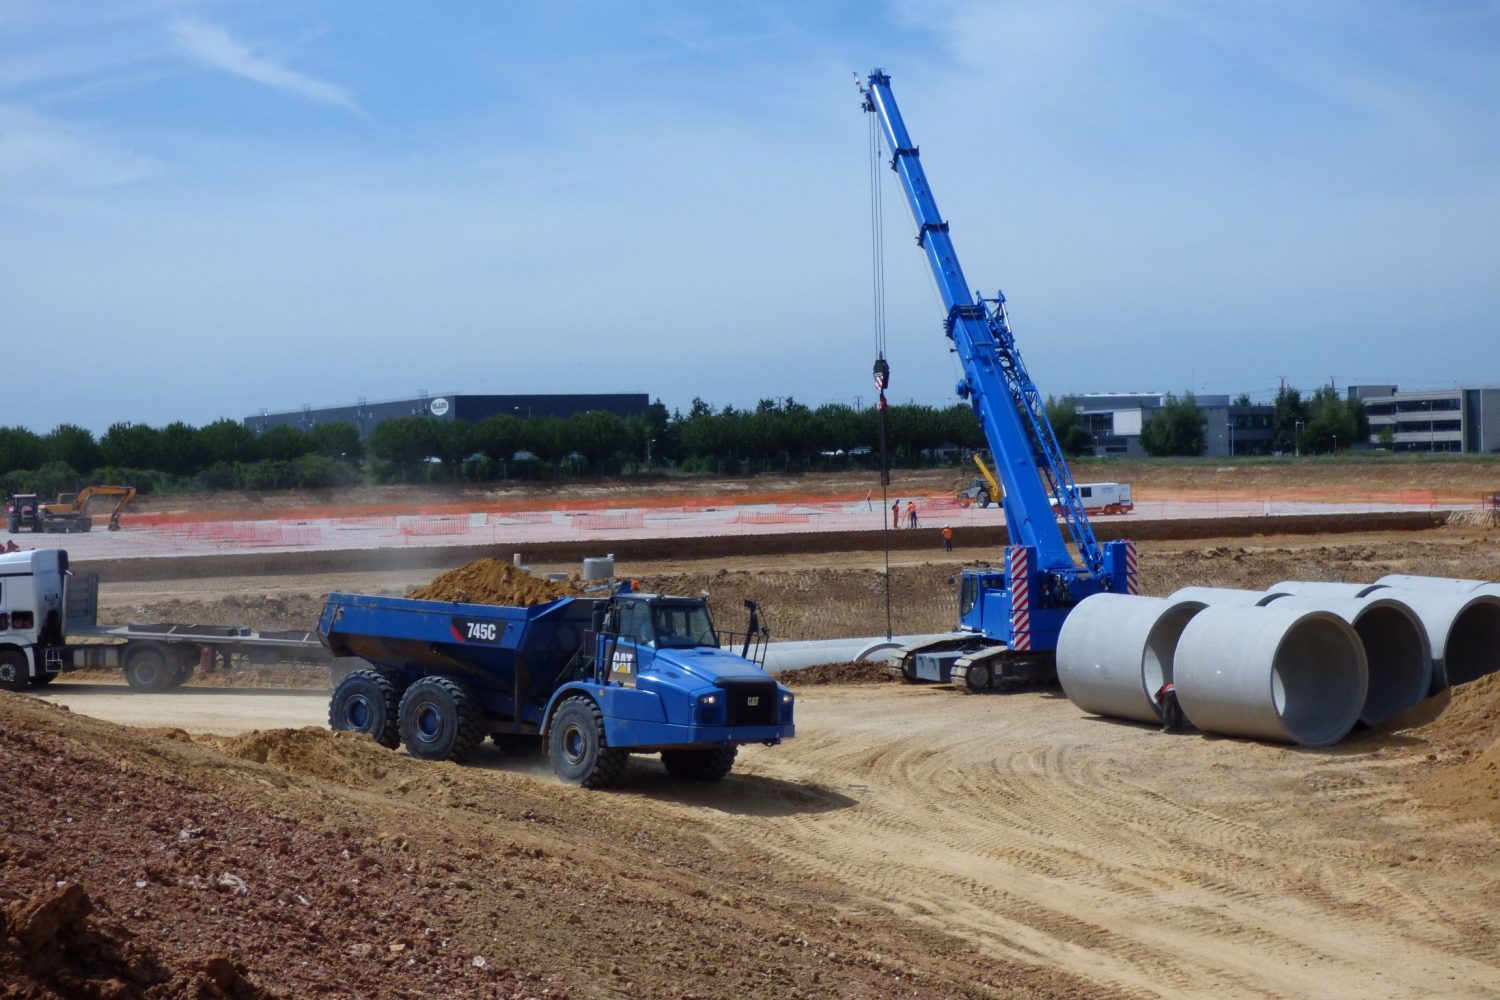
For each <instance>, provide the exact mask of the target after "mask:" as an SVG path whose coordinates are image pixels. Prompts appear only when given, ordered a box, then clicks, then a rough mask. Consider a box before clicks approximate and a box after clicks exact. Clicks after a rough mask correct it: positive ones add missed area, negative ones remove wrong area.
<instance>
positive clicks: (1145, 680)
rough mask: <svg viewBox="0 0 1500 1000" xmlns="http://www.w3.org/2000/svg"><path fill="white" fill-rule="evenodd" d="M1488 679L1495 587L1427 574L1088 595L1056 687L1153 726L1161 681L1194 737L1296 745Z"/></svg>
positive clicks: (1498, 628)
mask: <svg viewBox="0 0 1500 1000" xmlns="http://www.w3.org/2000/svg"><path fill="white" fill-rule="evenodd" d="M1497 670H1500V585H1496V584H1491V583H1485V582H1483V581H1478V580H1473V581H1452V580H1440V579H1439V578H1434V577H1401V578H1395V577H1387V578H1385V579H1383V580H1381V581H1379V582H1378V583H1375V584H1350V583H1317V582H1308V581H1295V580H1289V581H1286V582H1283V583H1279V584H1277V585H1276V586H1274V587H1271V588H1269V589H1268V590H1266V591H1252V590H1230V589H1223V588H1213V587H1188V588H1184V589H1182V590H1179V591H1177V592H1176V593H1174V594H1172V595H1171V596H1170V597H1167V598H1158V597H1136V596H1128V595H1123V594H1098V595H1095V596H1093V597H1090V598H1088V599H1087V600H1085V601H1083V602H1082V603H1080V604H1079V605H1078V606H1077V607H1076V608H1074V609H1073V611H1072V613H1071V614H1069V616H1068V620H1067V623H1066V624H1065V625H1064V626H1063V630H1062V634H1061V636H1060V637H1059V640H1058V647H1057V673H1058V678H1059V680H1060V681H1061V682H1062V686H1063V691H1064V693H1066V694H1067V696H1068V698H1069V699H1070V700H1072V701H1073V703H1074V704H1075V705H1077V706H1078V707H1079V708H1081V709H1083V710H1084V711H1086V712H1093V713H1095V714H1098V715H1105V716H1111V717H1114V718H1121V719H1131V720H1135V721H1139V722H1158V721H1160V718H1161V709H1160V705H1159V703H1158V700H1157V693H1158V692H1159V691H1160V690H1161V688H1162V685H1164V684H1166V683H1167V682H1169V681H1170V682H1173V684H1174V686H1175V690H1176V693H1177V698H1178V703H1179V704H1180V705H1181V707H1182V710H1183V714H1184V715H1185V716H1186V717H1187V719H1188V721H1189V722H1191V723H1192V724H1193V726H1194V727H1196V728H1197V729H1199V730H1202V731H1204V732H1212V733H1220V734H1223V735H1229V736H1248V737H1252V738H1257V739H1269V740H1276V741H1280V742H1287V743H1298V744H1301V745H1303V746H1330V745H1332V744H1334V743H1337V742H1338V741H1339V740H1341V739H1343V738H1344V737H1345V736H1346V735H1348V733H1349V732H1350V731H1351V730H1352V729H1353V728H1354V727H1355V726H1356V725H1359V724H1362V725H1365V726H1375V725H1379V724H1380V723H1382V722H1385V721H1387V720H1389V719H1391V718H1393V717H1394V716H1396V715H1399V714H1400V713H1401V712H1403V711H1405V710H1406V709H1408V708H1410V707H1411V706H1413V705H1415V704H1416V703H1417V702H1418V701H1420V700H1422V699H1423V698H1425V697H1427V696H1428V695H1429V694H1430V693H1434V692H1436V691H1439V690H1441V689H1442V688H1443V687H1446V686H1447V685H1448V684H1449V683H1455V684H1457V683H1463V682H1464V681H1468V680H1473V679H1474V678H1476V677H1479V676H1483V675H1484V674H1487V673H1491V672H1495V671H1497Z"/></svg>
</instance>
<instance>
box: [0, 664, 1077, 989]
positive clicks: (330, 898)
mask: <svg viewBox="0 0 1500 1000" xmlns="http://www.w3.org/2000/svg"><path fill="white" fill-rule="evenodd" d="M218 747H222V748H223V749H218ZM336 755H340V756H343V757H345V758H347V761H346V762H345V763H338V762H336V761H335V760H334V757H335V756H336ZM0 759H3V760H9V761H13V762H14V761H24V762H25V764H24V766H19V767H13V768H11V769H10V771H9V777H7V779H6V780H5V781H3V782H0V909H3V910H4V911H5V913H6V916H5V925H4V928H3V929H0V930H3V933H0V997H4V998H7V1000H9V998H12V997H16V998H20V997H27V998H30V997H37V998H52V997H69V998H71V997H78V996H91V995H93V996H119V997H127V998H134V997H147V998H157V997H161V998H164V1000H165V998H168V997H170V998H172V1000H177V998H179V997H193V998H197V997H215V998H217V997H223V996H230V997H249V998H259V997H263V996H281V997H316V996H358V997H364V998H371V1000H384V998H397V997H402V998H404V997H451V998H456V1000H463V998H470V997H473V998H480V997H484V998H490V997H538V998H541V997H549V998H552V1000H567V998H575V1000H582V998H585V997H588V998H593V997H600V998H604V997H609V998H623V997H641V998H658V997H660V998H681V997H696V998H700V1000H707V998H720V997H722V998H731V997H733V998H739V997H747V996H775V997H803V998H806V1000H832V998H836V997H847V996H858V997H871V998H877V997H896V996H901V997H913V998H917V1000H937V998H940V997H941V998H949V997H953V998H975V1000H977V998H979V997H987V998H1000V1000H1005V998H1019V997H1029V996H1038V995H1046V996H1069V997H1082V996H1087V995H1090V993H1089V990H1088V989H1087V987H1086V986H1085V984H1083V983H1082V982H1081V981H1080V980H1078V979H1076V978H1075V977H1074V976H1073V975H1072V974H1071V973H1068V972H1066V971H1064V970H1055V969H1038V968H1036V967H1035V966H1034V965H1032V964H1031V963H1029V962H1018V961H1010V960H1007V959H1003V958H1000V959H997V958H996V957H994V956H990V955H985V954H983V953H982V952H981V951H980V950H977V949H975V948H974V947H973V946H972V944H970V943H969V942H967V941H964V940H960V939H959V938H957V937H952V936H948V935H946V934H943V933H941V932H938V931H935V930H933V929H931V928H930V927H924V926H921V925H914V924H913V923H911V922H910V921H909V920H906V919H903V918H901V917H900V916H898V915H895V914H892V913H890V912H889V911H888V910H887V909H886V908H884V907H881V906H870V905H869V904H868V902H867V901H865V900H863V899H861V898H858V897H854V896H851V895H850V894H848V893H847V892H846V891H845V890H844V889H843V888H842V887H841V885H840V884H839V883H838V882H836V881H834V880H831V879H826V878H823V877H821V876H819V875H817V874H816V873H812V872H810V871H808V870H805V869H804V868H802V867H800V866H797V865H791V866H788V865H786V864H785V863H784V861H782V860H779V859H777V858H776V857H774V856H773V855H768V854H762V853H759V852H757V851H756V850H755V849H753V848H747V847H745V846H743V845H741V844H739V843H738V842H734V841H730V842H729V843H730V844H732V845H733V846H729V845H728V844H722V843H720V842H719V840H718V839H716V838H710V837H707V836H705V835H704V833H703V832H702V830H701V829H698V828H696V826H695V825H694V824H691V823H688V824H685V823H683V822H681V815H682V813H681V809H682V803H683V801H684V799H686V800H687V801H688V802H689V803H692V804H694V805H692V808H693V809H694V810H695V811H702V812H704V813H706V814H709V815H720V814H722V815H731V816H732V815H737V814H740V813H741V812H743V811H744V810H746V809H747V808H750V809H751V810H752V811H754V812H757V813H758V812H759V811H760V810H762V809H765V808H768V807H774V808H775V809H780V810H789V811H793V812H802V811H807V812H820V811H824V810H827V809H830V808H847V806H848V805H849V804H850V803H849V800H846V799H842V798H839V797H831V795H830V793H826V792H823V791H820V790H818V789H816V788H815V787H812V786H806V785H798V786H795V787H791V786H786V783H785V782H781V781H777V780H774V779H766V778H763V777H756V776H755V775H753V774H736V775H732V776H731V777H730V778H729V779H728V780H727V781H726V782H724V783H723V784H721V785H716V786H713V787H704V788H700V787H696V786H695V787H691V788H684V787H683V786H682V784H681V783H680V782H675V781H672V780H671V779H670V778H668V777H667V775H666V774H665V772H664V771H663V770H662V768H661V765H660V763H659V762H656V761H644V760H639V761H634V762H632V764H631V767H630V776H629V778H628V780H629V782H630V785H631V787H632V788H633V789H634V791H633V792H627V793H622V794H621V795H599V794H596V793H590V792H585V791H582V790H579V789H574V788H568V787H565V786H562V785H560V784H558V783H556V782H555V781H553V780H552V779H551V778H550V777H545V778H543V777H532V776H529V775H527V774H524V773H515V772H513V771H511V770H508V769H500V768H501V767H503V766H504V767H513V766H514V765H513V764H511V763H509V762H510V758H508V757H506V756H504V755H502V754H501V753H500V751H498V750H495V749H493V748H490V747H486V748H485V749H484V750H483V751H481V753H480V755H479V758H478V759H477V760H476V761H475V762H474V765H473V766H470V767H457V766H454V765H447V764H428V763H423V762H420V761H415V760H412V759H411V758H410V757H408V756H406V755H404V754H400V753H392V752H389V751H385V750H383V749H379V748H376V747H375V746H374V745H373V744H370V743H368V742H367V741H361V740H359V739H358V738H354V737H348V736H344V735H341V734H334V733H327V732H320V731H317V730H313V729H303V730H273V731H265V732H258V733H251V734H246V735H245V736H243V737H239V738H233V739H218V740H206V739H203V738H196V739H190V738H188V737H186V736H185V734H183V733H181V732H179V731H173V730H161V731H142V730H131V729H125V728H122V727H118V726H113V725H109V724H107V723H103V722H100V721H98V720H94V719H89V718H85V717H80V716H75V715H73V714H71V713H69V712H67V711H65V710H62V709H58V708H54V707H52V706H50V705H48V704H46V703H44V702H39V701H37V700H35V699H32V698H28V697H25V696H20V695H13V694H10V693H8V692H0ZM74 884H76V885H78V886H79V891H78V892H70V893H68V894H67V895H66V896H61V897H58V896H55V892H56V890H58V889H63V888H65V887H66V886H68V885H74ZM38 915H40V916H38ZM28 928H34V929H28ZM44 931H45V932H47V933H44ZM18 932H19V933H18ZM49 933H50V934H51V937H50V938H49V937H48V934H49ZM6 936H9V937H11V938H14V939H15V941H14V942H5V941H4V938H5V937H6ZM23 938H24V939H25V940H27V941H41V942H42V944H41V945H40V946H38V947H37V948H36V949H35V950H32V951H26V950H25V949H26V948H30V947H32V946H31V945H30V944H27V945H19V944H18V943H16V942H20V941H21V940H22V939H23ZM49 941H50V942H55V943H56V947H55V948H54V947H53V945H52V944H48V943H47V942H49ZM49 949H51V950H49ZM49 963H51V964H49ZM69 977H72V978H69ZM91 984H99V985H98V986H97V987H95V986H93V985H91ZM174 984H175V985H174Z"/></svg>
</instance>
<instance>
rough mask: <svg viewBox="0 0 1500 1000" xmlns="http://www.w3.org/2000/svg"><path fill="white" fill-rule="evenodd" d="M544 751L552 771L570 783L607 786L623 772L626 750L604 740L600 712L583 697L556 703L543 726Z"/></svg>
mask: <svg viewBox="0 0 1500 1000" xmlns="http://www.w3.org/2000/svg"><path fill="white" fill-rule="evenodd" d="M547 755H548V756H549V757H551V758H552V771H553V773H554V774H556V775H557V776H558V777H559V778H561V779H562V780H563V781H566V782H567V783H568V784H570V785H582V786H583V787H584V788H608V787H610V786H611V785H614V784H617V783H618V782H619V780H620V778H621V777H623V776H624V774H625V763H626V761H627V760H628V759H629V758H630V754H628V753H626V752H625V751H624V750H616V749H614V748H613V747H609V746H606V745H605V743H604V713H602V712H600V711H599V706H598V705H595V704H594V703H593V702H592V701H590V700H589V699H587V698H583V697H578V696H575V697H572V698H569V699H567V700H566V701H564V702H563V703H562V704H561V705H560V706H558V709H557V712H556V714H554V715H553V716H552V723H551V726H550V727H549V728H548V730H547Z"/></svg>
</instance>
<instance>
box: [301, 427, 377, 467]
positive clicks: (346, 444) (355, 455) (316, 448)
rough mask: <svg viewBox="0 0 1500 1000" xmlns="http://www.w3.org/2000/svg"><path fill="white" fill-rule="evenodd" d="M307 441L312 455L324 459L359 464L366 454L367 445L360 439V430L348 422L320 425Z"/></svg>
mask: <svg viewBox="0 0 1500 1000" xmlns="http://www.w3.org/2000/svg"><path fill="white" fill-rule="evenodd" d="M307 441H308V444H309V446H310V447H311V449H312V453H313V454H317V455H322V456H323V457H324V458H339V459H343V460H345V461H348V462H355V463H358V462H359V460H360V458H362V457H363V456H364V453H365V443H364V442H363V441H361V440H360V439H359V428H358V427H355V426H354V425H353V424H351V423H349V422H348V421H347V420H334V421H330V422H329V423H326V424H318V425H317V426H316V427H314V428H313V429H312V430H310V431H308V432H307Z"/></svg>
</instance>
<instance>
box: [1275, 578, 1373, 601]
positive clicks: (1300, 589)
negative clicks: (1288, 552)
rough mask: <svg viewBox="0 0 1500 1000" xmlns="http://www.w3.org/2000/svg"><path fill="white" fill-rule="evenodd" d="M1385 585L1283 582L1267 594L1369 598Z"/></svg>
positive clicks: (1313, 581)
mask: <svg viewBox="0 0 1500 1000" xmlns="http://www.w3.org/2000/svg"><path fill="white" fill-rule="evenodd" d="M1386 586H1387V585H1386V584H1384V583H1324V582H1322V581H1319V580H1282V581H1281V582H1280V583H1278V584H1276V585H1275V586H1273V587H1267V588H1266V593H1268V594H1271V593H1282V594H1291V595H1293V596H1294V597H1332V598H1340V597H1345V598H1348V597H1367V596H1369V595H1370V594H1371V593H1374V592H1375V591H1377V590H1384V589H1386Z"/></svg>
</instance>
